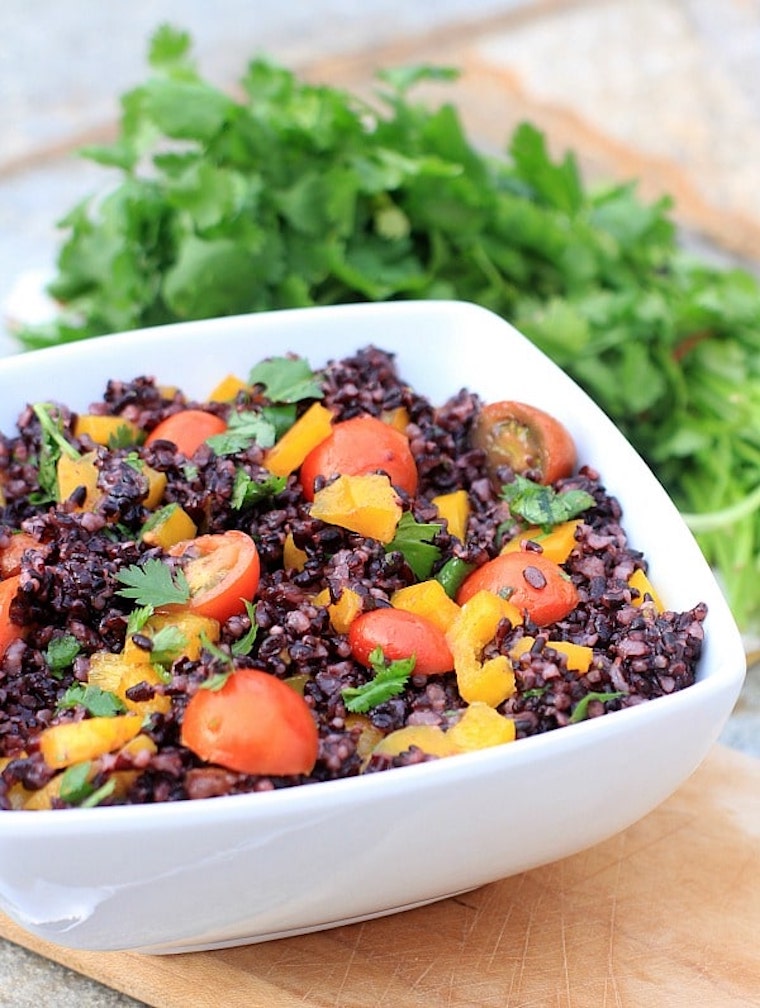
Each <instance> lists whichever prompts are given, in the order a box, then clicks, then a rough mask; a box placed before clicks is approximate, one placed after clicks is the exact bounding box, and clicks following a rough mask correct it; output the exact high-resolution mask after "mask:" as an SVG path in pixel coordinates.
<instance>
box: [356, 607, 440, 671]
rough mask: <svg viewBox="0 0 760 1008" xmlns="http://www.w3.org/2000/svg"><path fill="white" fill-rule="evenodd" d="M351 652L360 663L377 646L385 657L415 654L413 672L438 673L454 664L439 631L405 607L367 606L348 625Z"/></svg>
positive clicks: (393, 659) (392, 657)
mask: <svg viewBox="0 0 760 1008" xmlns="http://www.w3.org/2000/svg"><path fill="white" fill-rule="evenodd" d="M348 643H349V645H350V646H351V653H352V654H353V656H354V658H355V659H356V660H357V661H358V662H361V664H362V665H366V666H367V667H369V666H370V664H371V663H370V660H369V656H370V655H371V654H372V652H373V651H374V650H375V648H378V647H379V648H381V649H382V651H383V654H384V655H385V657H386V659H387V660H388V661H397V660H398V659H399V658H411V656H412V655H414V657H415V659H416V660H415V663H414V672H413V674H414V675H440V674H441V673H443V672H450V671H451V670H452V669H453V668H454V659H453V657H452V654H451V649H450V648H449V645H448V643H447V641H446V637H445V636H444V633H443V631H442V630H441V629H440V628H439V627H437V626H436V625H435V623H432V622H431V621H430V620H429V619H426V618H425V617H424V616H418V615H417V614H416V613H411V612H408V611H407V610H405V609H371V610H370V611H369V612H365V613H362V614H361V615H360V616H357V617H356V619H355V620H354V621H353V622H352V623H351V625H350V626H349V628H348Z"/></svg>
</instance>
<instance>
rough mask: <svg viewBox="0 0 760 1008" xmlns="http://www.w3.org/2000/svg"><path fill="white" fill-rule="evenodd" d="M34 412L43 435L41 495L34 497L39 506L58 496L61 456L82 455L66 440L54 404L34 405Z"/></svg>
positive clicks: (39, 477)
mask: <svg viewBox="0 0 760 1008" xmlns="http://www.w3.org/2000/svg"><path fill="white" fill-rule="evenodd" d="M32 410H33V412H34V415H35V416H36V417H37V419H38V420H39V423H40V428H41V433H42V437H41V439H40V450H39V454H38V457H37V480H38V482H39V485H40V490H41V494H38V495H35V496H34V502H35V503H37V504H39V503H43V502H44V501H47V500H56V498H57V496H58V472H57V469H56V465H57V462H58V459H59V458H60V457H61V455H68V457H69V458H72V459H78V458H79V457H80V455H79V452H78V451H77V450H76V448H75V447H74V446H73V445H72V444H70V443H69V442H68V440H67V439H66V436H65V435H64V433H63V421H62V419H61V417H60V415H59V413H58V409H57V407H56V406H55V405H54V404H53V403H41V402H38V403H34V405H33V406H32Z"/></svg>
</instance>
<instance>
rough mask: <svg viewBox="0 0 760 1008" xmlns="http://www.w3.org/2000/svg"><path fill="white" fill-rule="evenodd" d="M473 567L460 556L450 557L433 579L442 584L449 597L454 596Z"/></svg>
mask: <svg viewBox="0 0 760 1008" xmlns="http://www.w3.org/2000/svg"><path fill="white" fill-rule="evenodd" d="M474 569H475V565H474V564H471V563H467V561H466V560H462V559H461V558H460V557H451V558H450V559H449V560H447V561H446V563H445V564H444V565H443V567H441V569H440V570H439V571H438V573H437V574H436V575H435V579H436V581H440V583H441V584H442V585H443V590H444V591H445V592H446V594H447V595H448V596H449V598H456V595H457V592H458V591H459V589H460V588H461V587H462V582H463V581H464V579H465V578H466V577H467V575H468V574H469V573H470V572H471V571H473V570H474Z"/></svg>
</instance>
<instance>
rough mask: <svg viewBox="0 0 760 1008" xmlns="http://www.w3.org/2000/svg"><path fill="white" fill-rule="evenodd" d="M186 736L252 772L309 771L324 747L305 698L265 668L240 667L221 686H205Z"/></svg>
mask: <svg viewBox="0 0 760 1008" xmlns="http://www.w3.org/2000/svg"><path fill="white" fill-rule="evenodd" d="M181 738H182V744H183V745H185V746H187V748H188V749H191V750H192V751H193V752H194V753H195V754H196V755H197V756H200V758H201V759H203V760H206V761H207V762H209V763H218V764H219V765H220V766H224V767H227V768H228V769H230V770H237V771H238V773H246V774H267V775H269V774H273V775H277V776H289V775H292V774H307V773H309V772H310V771H311V770H312V769H313V767H314V764H315V762H316V759H317V754H318V751H319V735H318V732H317V725H316V721H315V720H314V716H313V715H312V713H311V710H310V709H309V707H308V705H307V703H306V701H305V700H304V698H303V697H302V696H301V695H300V694H299V693H298V692H296V690H294V689H293V688H292V687H290V686H288V685H287V684H286V683H284V682H281V681H280V680H279V679H277V678H276V677H275V676H273V675H270V674H269V673H268V672H262V671H261V670H260V669H238V670H237V671H236V672H233V673H232V675H231V676H230V677H229V678H228V679H227V681H226V683H225V684H224V686H222V688H221V689H219V690H210V689H199V690H198V692H197V693H195V694H194V695H193V696H192V697H191V698H190V701H189V702H188V704H187V707H186V708H185V713H184V717H183V721H182V734H181Z"/></svg>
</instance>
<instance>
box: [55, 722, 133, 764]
mask: <svg viewBox="0 0 760 1008" xmlns="http://www.w3.org/2000/svg"><path fill="white" fill-rule="evenodd" d="M142 722H143V718H142V715H141V714H120V715H118V716H117V717H92V718H85V719H84V720H83V721H71V722H67V723H65V724H59V725H51V727H50V728H46V729H45V730H44V731H43V732H42V733H41V735H40V752H41V753H42V756H43V758H44V760H45V762H46V763H47V765H48V766H49V767H53V768H54V769H56V770H61V769H63V768H64V767H67V766H71V765H72V764H73V763H83V762H84V761H85V760H91V759H95V757H96V756H102V755H103V754H104V753H107V752H113V751H114V750H115V749H120V748H121V747H122V746H123V745H125V744H126V743H127V742H129V740H130V739H132V738H134V737H135V735H137V733H138V732H139V731H140V728H141V727H142Z"/></svg>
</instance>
